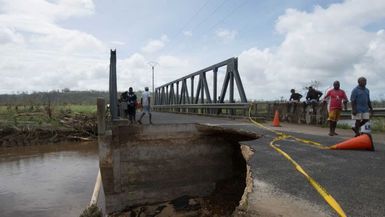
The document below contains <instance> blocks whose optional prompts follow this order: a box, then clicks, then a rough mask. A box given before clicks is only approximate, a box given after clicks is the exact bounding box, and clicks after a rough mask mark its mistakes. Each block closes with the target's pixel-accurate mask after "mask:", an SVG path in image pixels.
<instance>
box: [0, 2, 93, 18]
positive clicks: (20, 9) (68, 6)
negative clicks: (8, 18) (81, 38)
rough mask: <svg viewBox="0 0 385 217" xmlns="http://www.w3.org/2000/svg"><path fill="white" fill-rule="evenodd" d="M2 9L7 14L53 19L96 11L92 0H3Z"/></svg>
mask: <svg viewBox="0 0 385 217" xmlns="http://www.w3.org/2000/svg"><path fill="white" fill-rule="evenodd" d="M0 3H1V4H0V5H1V6H0V11H2V12H6V13H7V14H14V15H18V16H20V15H23V16H25V17H35V18H39V19H49V20H51V21H55V20H59V19H67V18H69V17H74V16H86V15H90V14H92V13H94V9H95V6H94V3H93V1H92V0H60V1H55V2H50V1H45V0H28V4H26V3H25V1H24V0H12V1H8V0H1V1H0Z"/></svg>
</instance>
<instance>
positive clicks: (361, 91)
mask: <svg viewBox="0 0 385 217" xmlns="http://www.w3.org/2000/svg"><path fill="white" fill-rule="evenodd" d="M350 101H351V102H352V119H353V120H355V121H356V122H355V125H354V127H352V130H353V131H354V133H355V134H356V135H355V136H359V135H360V128H361V126H363V125H364V124H365V123H366V122H368V121H369V118H370V115H371V114H373V107H372V103H371V101H370V96H369V89H368V88H366V78H364V77H359V78H358V86H357V87H355V88H354V89H353V91H352V94H351V96H350Z"/></svg>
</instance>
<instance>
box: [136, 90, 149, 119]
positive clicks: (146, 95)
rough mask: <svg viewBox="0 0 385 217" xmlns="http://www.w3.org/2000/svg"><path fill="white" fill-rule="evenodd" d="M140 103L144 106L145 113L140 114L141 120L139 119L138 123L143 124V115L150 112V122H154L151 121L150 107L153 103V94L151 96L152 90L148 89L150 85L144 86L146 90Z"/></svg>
mask: <svg viewBox="0 0 385 217" xmlns="http://www.w3.org/2000/svg"><path fill="white" fill-rule="evenodd" d="M140 104H141V105H142V107H143V113H142V115H141V116H140V118H139V120H138V123H139V124H142V118H143V116H144V115H145V114H146V113H148V116H149V120H150V124H152V121H151V108H150V104H151V96H150V92H149V91H148V87H145V88H144V92H143V94H142V98H141V99H140Z"/></svg>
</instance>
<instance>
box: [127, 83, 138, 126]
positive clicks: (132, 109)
mask: <svg viewBox="0 0 385 217" xmlns="http://www.w3.org/2000/svg"><path fill="white" fill-rule="evenodd" d="M127 98H128V119H129V120H130V123H131V124H132V123H134V121H136V104H137V101H136V94H135V93H134V91H133V89H132V87H130V88H128V96H127Z"/></svg>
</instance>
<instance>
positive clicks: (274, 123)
mask: <svg viewBox="0 0 385 217" xmlns="http://www.w3.org/2000/svg"><path fill="white" fill-rule="evenodd" d="M273 127H280V125H279V113H278V110H275V114H274V119H273Z"/></svg>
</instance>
